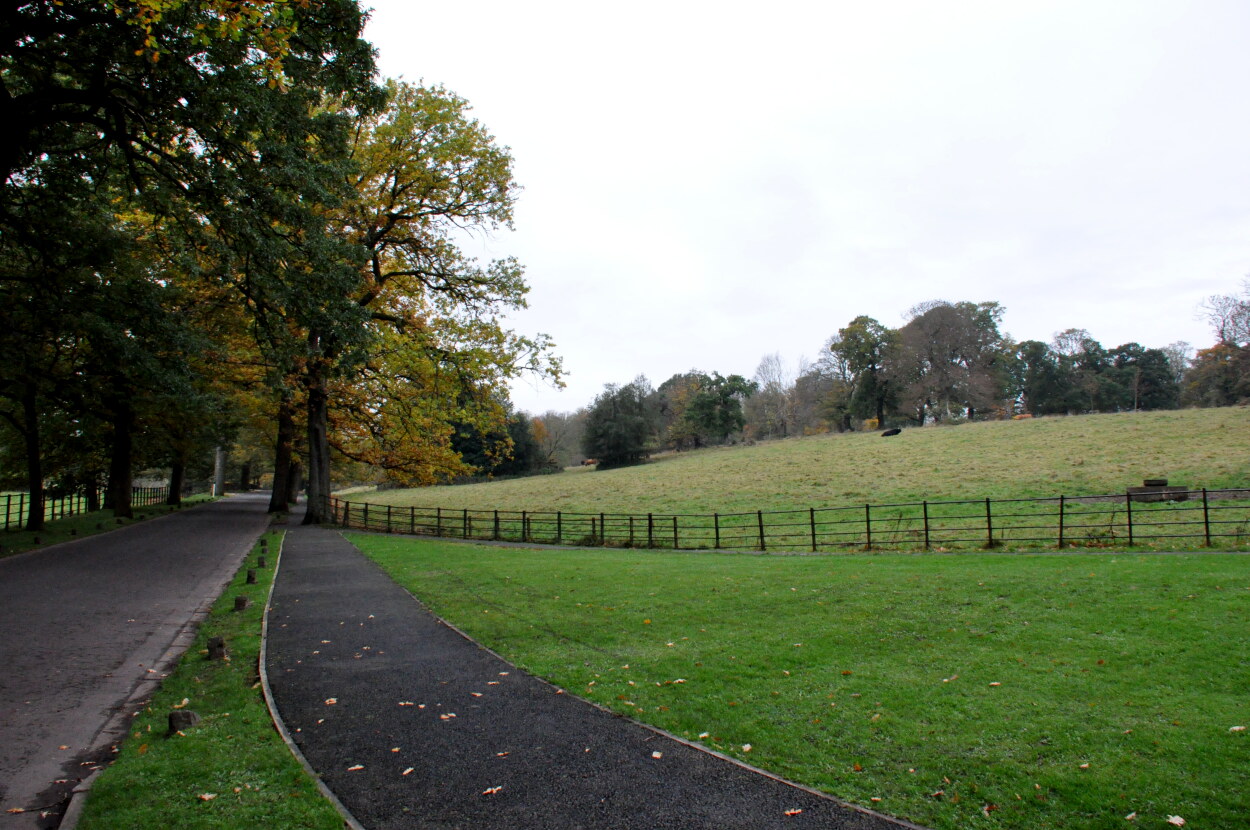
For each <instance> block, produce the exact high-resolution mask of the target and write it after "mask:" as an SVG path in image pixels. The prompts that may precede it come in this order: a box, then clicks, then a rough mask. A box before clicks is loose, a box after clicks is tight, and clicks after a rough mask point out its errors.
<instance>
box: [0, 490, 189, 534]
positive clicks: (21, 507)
mask: <svg viewBox="0 0 1250 830" xmlns="http://www.w3.org/2000/svg"><path fill="white" fill-rule="evenodd" d="M168 498H169V487H168V486H165V487H135V488H133V489H132V490H131V496H130V504H131V506H132V507H149V506H151V505H153V504H164V503H165V500H166V499H168ZM0 500H3V505H4V507H3V509H4V529H5V530H22V529H23V528H24V527H25V526H26V510H27V508H28V507H29V505H30V494H29V493H5V494H4V495H3V496H0ZM102 502H103V493H102V492H101V493H97V494H96V498H95V503H96V504H101V503H102ZM91 503H92V500H91V499H90V498H88V496H87V495H86V494H85V493H74V494H73V495H69V496H58V497H56V498H48V497H45V498H44V502H43V518H44V521H48V522H51V521H54V520H56V519H63V518H65V517H66V516H77V515H79V514H82V513H90V512H91V511H90V509H89V506H90V504H91Z"/></svg>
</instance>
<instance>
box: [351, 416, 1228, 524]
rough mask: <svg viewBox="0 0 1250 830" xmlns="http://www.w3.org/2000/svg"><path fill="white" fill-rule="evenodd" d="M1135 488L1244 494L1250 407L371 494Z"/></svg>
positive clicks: (801, 499) (581, 497)
mask: <svg viewBox="0 0 1250 830" xmlns="http://www.w3.org/2000/svg"><path fill="white" fill-rule="evenodd" d="M1144 478H1167V479H1169V480H1170V481H1171V482H1172V483H1173V484H1179V485H1187V486H1189V487H1192V488H1195V489H1198V488H1202V487H1207V488H1210V489H1217V488H1229V487H1247V486H1250V408H1245V407H1229V408H1223V409H1189V410H1178V411H1170V412H1148V413H1147V412H1142V413H1123V414H1114V415H1083V416H1079V417H1067V418H1065V417H1053V418H1035V419H1031V420H1024V421H987V422H979V423H970V424H963V425H961V426H952V427H931V428H925V429H910V430H904V431H903V434H902V435H900V436H898V437H895V438H888V439H883V438H881V437H880V435H878V434H877V433H875V432H872V433H853V434H843V435H824V436H815V437H811V438H798V439H790V440H785V441H775V442H769V443H763V444H759V445H758V446H753V447H747V446H737V447H725V448H716V449H709V450H701V451H697V452H689V453H680V454H676V455H668V456H664V457H662V458H661V459H659V460H656V461H654V462H652V463H650V464H645V465H642V466H639V467H631V468H625V469H617V470H609V471H603V472H599V471H593V470H589V469H587V470H577V471H568V472H565V473H561V474H558V475H550V476H536V477H532V478H524V479H513V480H509V481H500V482H489V483H486V484H472V485H463V486H454V487H425V488H419V489H413V490H393V491H385V492H377V493H369V494H367V495H366V494H361V493H357V494H354V495H352V496H351V500H352V501H369V502H372V503H377V504H393V505H405V506H406V505H417V506H421V507H442V508H450V509H456V510H458V509H462V508H470V509H483V508H490V509H500V510H564V511H570V512H582V513H598V512H607V513H630V512H632V513H637V512H640V511H641V512H643V513H646V512H655V513H712V512H717V511H718V512H720V513H732V512H747V511H754V510H764V511H770V510H802V509H806V508H809V507H837V506H842V505H856V504H864V503H872V504H890V503H903V502H920V501H922V500H929V501H939V500H954V499H983V498H995V499H998V498H1026V497H1054V496H1059V495H1061V494H1062V495H1066V496H1078V495H1101V494H1106V493H1123V492H1124V490H1125V488H1126V487H1129V486H1134V485H1139V484H1141V481H1142V479H1144Z"/></svg>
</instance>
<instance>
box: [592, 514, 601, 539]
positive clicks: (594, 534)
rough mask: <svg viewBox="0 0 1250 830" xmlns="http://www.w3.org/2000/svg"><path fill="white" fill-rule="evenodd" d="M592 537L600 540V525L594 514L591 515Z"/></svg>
mask: <svg viewBox="0 0 1250 830" xmlns="http://www.w3.org/2000/svg"><path fill="white" fill-rule="evenodd" d="M590 538H591V541H595V542H597V541H598V540H599V526H598V525H596V524H595V517H594V516H591V517H590Z"/></svg>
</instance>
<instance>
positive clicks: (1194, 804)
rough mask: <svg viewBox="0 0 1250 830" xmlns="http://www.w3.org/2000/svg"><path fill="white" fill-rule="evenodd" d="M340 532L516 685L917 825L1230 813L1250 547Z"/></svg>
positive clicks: (1245, 773) (1238, 818) (1245, 750)
mask: <svg viewBox="0 0 1250 830" xmlns="http://www.w3.org/2000/svg"><path fill="white" fill-rule="evenodd" d="M1012 426H1014V425H1012ZM1003 428H1010V427H1003ZM1227 428H1228V427H1227V426H1226V427H1225V429H1227ZM960 429H961V430H962V429H963V428H962V427H961V428H960ZM830 440H831V442H832V440H836V439H830ZM796 443H798V444H800V445H802V444H803V443H805V442H796ZM812 443H813V444H819V443H820V442H812ZM657 469H658V467H657ZM1134 475H1136V474H1134ZM351 538H352V540H353V541H354V542H355V543H356V544H358V545H359V546H361V548H362V549H364V550H365V551H366V552H367V553H368V554H369V555H370V556H372V557H373V558H374V559H375V560H377V561H378V562H379V563H380V564H382V565H383V567H385V568H386V569H387V570H388V571H390V572H391V573H392V574H393V575H394V576H395V577H396V578H397V579H398V580H399V581H400V582H401V583H402V584H404V585H406V586H407V587H408V588H409V589H410V590H412V591H413V592H414V593H415V594H416V596H418V597H419V598H421V599H422V600H423V601H425V602H426V603H428V604H429V605H430V606H431V607H432V609H433V610H434V611H435V612H436V613H438V614H440V615H442V616H443V617H445V618H447V619H449V620H450V621H451V622H453V623H454V624H456V625H458V626H460V627H461V628H462V629H464V630H465V631H467V632H468V633H469V634H470V635H471V636H473V637H474V638H476V639H478V640H479V641H480V642H482V643H484V644H486V645H488V646H489V647H491V648H494V649H496V650H498V651H499V652H501V653H503V654H504V655H505V656H506V657H508V658H509V659H510V660H513V661H514V662H516V663H518V664H519V665H521V666H523V667H524V668H526V669H527V670H529V671H531V672H533V673H535V674H538V675H541V676H543V677H546V678H548V679H549V680H551V681H552V682H554V683H556V684H558V685H560V686H562V687H564V688H567V689H569V690H570V691H572V692H575V693H577V694H579V695H581V696H583V697H585V698H587V699H589V700H592V701H594V702H596V703H598V704H601V705H603V706H606V707H609V708H611V709H613V710H614V711H617V712H620V713H622V714H624V715H627V716H629V717H633V718H636V719H639V720H642V721H645V722H647V723H651V724H654V725H656V726H658V727H661V728H663V729H666V730H668V731H670V732H672V733H674V734H677V735H680V736H682V737H685V738H687V739H689V740H692V741H698V742H702V743H704V744H706V745H707V746H710V747H712V748H715V749H717V750H719V751H721V752H724V753H727V754H729V755H732V756H735V757H738V758H741V759H743V760H745V761H747V762H749V763H751V764H754V765H757V766H760V767H763V768H765V769H768V770H770V771H772V772H775V773H778V774H780V775H783V776H785V777H787V778H789V779H791V780H794V781H798V782H801V783H804V784H807V785H809V786H813V787H816V788H818V789H821V790H823V791H825V792H828V793H831V794H834V795H836V796H838V797H841V798H844V799H847V800H849V801H852V802H854V803H857V804H862V805H864V806H867V807H872V808H874V809H877V810H880V811H882V812H885V813H889V814H891V815H896V816H902V817H907V818H909V819H911V820H913V821H916V822H918V823H920V824H923V825H926V826H931V827H935V828H943V829H945V828H969V827H1000V828H1021V830H1023V829H1024V828H1029V829H1030V830H1032V828H1069V830H1072V829H1076V828H1110V827H1133V826H1135V827H1143V828H1165V827H1167V828H1170V827H1174V826H1176V825H1175V824H1170V823H1168V820H1169V818H1170V817H1172V816H1180V817H1182V818H1183V819H1184V820H1185V821H1186V823H1187V824H1186V826H1189V827H1194V828H1234V827H1244V826H1246V821H1247V816H1248V815H1250V732H1247V731H1244V730H1243V729H1239V728H1237V727H1245V726H1250V697H1247V694H1246V690H1247V689H1250V557H1248V556H1244V555H1230V554H1205V555H1204V554H1183V555H1107V554H1104V555H1085V554H1081V555H1071V554H1065V555H1049V556H1026V555H1011V556H1005V555H995V554H979V555H946V556H904V555H876V556H871V555H847V556H837V557H825V556H822V557H772V556H758V555H743V554H696V553H672V552H638V551H623V550H611V551H604V550H589V551H588V550H556V551H553V550H543V551H535V550H527V549H516V548H498V547H488V546H479V545H466V544H457V543H447V542H426V541H418V540H412V539H402V538H397V537H384V536H367V535H353V536H352V537H351ZM1128 817H1131V818H1132V823H1129V822H1126V818H1128Z"/></svg>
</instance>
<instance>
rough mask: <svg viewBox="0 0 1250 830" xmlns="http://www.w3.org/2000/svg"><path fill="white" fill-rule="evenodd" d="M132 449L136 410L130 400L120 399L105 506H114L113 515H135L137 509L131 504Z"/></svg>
mask: <svg viewBox="0 0 1250 830" xmlns="http://www.w3.org/2000/svg"><path fill="white" fill-rule="evenodd" d="M133 452H134V411H133V410H132V409H131V408H130V404H129V403H119V404H118V405H117V408H116V409H115V411H114V415H113V451H112V457H111V458H110V459H109V486H108V492H107V493H106V495H105V498H106V500H107V501H106V503H105V507H111V508H112V509H113V515H114V516H119V517H121V518H125V519H131V518H134V509H133V508H132V506H131V496H132V488H133V484H134V468H133V459H132V455H133Z"/></svg>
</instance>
